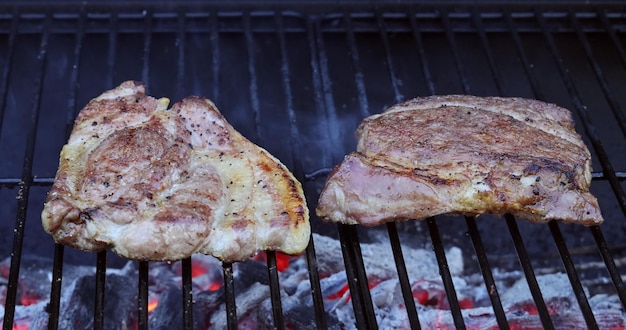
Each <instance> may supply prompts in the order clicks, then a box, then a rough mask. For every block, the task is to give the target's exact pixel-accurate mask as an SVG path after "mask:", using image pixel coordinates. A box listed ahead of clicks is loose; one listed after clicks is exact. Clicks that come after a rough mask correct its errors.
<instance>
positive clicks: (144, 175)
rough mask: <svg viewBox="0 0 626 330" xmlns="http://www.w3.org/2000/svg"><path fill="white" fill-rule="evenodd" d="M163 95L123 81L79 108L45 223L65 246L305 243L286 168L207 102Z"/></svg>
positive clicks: (303, 219) (189, 250)
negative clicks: (148, 93) (158, 96)
mask: <svg viewBox="0 0 626 330" xmlns="http://www.w3.org/2000/svg"><path fill="white" fill-rule="evenodd" d="M168 103H169V100H168V99H164V98H163V99H158V100H157V99H155V98H153V97H150V96H146V95H145V90H144V87H143V85H142V84H140V83H135V82H130V81H129V82H125V83H123V84H122V85H120V86H119V87H117V88H115V89H113V90H110V91H107V92H105V93H104V94H102V95H100V96H99V97H97V98H95V99H93V100H92V101H91V102H89V104H87V106H86V107H85V108H84V109H83V110H82V111H81V112H80V113H79V115H78V117H77V119H76V121H75V124H74V129H73V131H72V134H71V136H70V138H69V141H68V143H67V145H65V146H64V147H63V150H62V151H61V156H60V166H59V170H58V172H57V175H56V178H55V181H54V184H53V186H52V189H51V191H50V193H49V194H48V199H47V201H46V204H45V206H44V209H43V212H42V220H43V226H44V229H45V230H46V231H47V232H48V233H50V234H52V235H53V236H54V239H55V240H56V241H57V242H59V243H62V244H65V245H69V246H72V247H76V248H79V249H82V250H87V251H99V250H103V249H106V248H109V247H112V248H113V251H114V252H116V253H118V254H119V255H121V256H123V257H126V258H131V259H139V260H178V259H181V258H185V257H188V256H190V255H191V254H193V253H203V254H208V255H213V256H215V257H218V258H220V259H221V260H224V261H231V262H232V261H240V260H244V259H247V258H248V257H250V256H252V255H254V254H255V253H257V251H259V250H265V249H269V250H278V251H282V252H285V253H288V254H294V253H299V252H301V251H302V250H304V248H305V247H306V246H307V244H308V240H309V235H310V226H309V214H308V209H307V206H306V203H305V197H304V194H303V192H302V188H301V185H300V183H299V182H298V181H297V180H296V179H295V178H294V177H293V175H292V174H291V173H290V172H289V171H288V170H287V169H286V168H285V166H284V165H282V164H281V163H280V162H279V161H278V160H277V159H276V158H274V157H273V156H271V155H270V154H269V153H268V152H267V151H265V150H263V149H262V148H260V147H258V146H256V145H254V144H253V143H252V142H250V141H248V140H247V139H246V138H244V137H243V136H242V135H241V134H239V133H238V132H237V131H235V129H234V128H233V127H232V126H231V125H230V124H228V123H227V122H226V120H225V119H224V117H223V116H222V115H221V114H220V112H219V111H218V110H217V108H216V107H215V105H213V103H211V102H210V101H209V100H206V99H201V98H198V97H188V98H185V99H184V100H182V101H180V102H178V103H176V104H174V105H173V107H172V109H167V105H168Z"/></svg>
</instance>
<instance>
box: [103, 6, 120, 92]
mask: <svg viewBox="0 0 626 330" xmlns="http://www.w3.org/2000/svg"><path fill="white" fill-rule="evenodd" d="M117 16H118V15H117V12H115V11H113V12H111V22H110V23H109V24H110V29H109V54H108V58H107V72H106V74H107V77H106V80H105V81H107V82H109V84H110V86H111V88H113V87H114V86H115V80H114V77H113V73H114V72H115V53H116V51H117V32H118V17H117Z"/></svg>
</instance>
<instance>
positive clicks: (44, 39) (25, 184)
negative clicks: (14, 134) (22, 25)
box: [3, 15, 50, 329]
mask: <svg viewBox="0 0 626 330" xmlns="http://www.w3.org/2000/svg"><path fill="white" fill-rule="evenodd" d="M49 23H50V16H49V15H46V19H45V21H44V27H47V26H49ZM47 31H48V30H47V29H45V30H44V33H43V34H42V36H41V43H40V47H39V51H38V55H37V64H36V66H37V68H38V72H39V76H38V77H37V78H36V79H35V82H34V85H35V87H34V88H33V90H34V91H35V95H34V97H33V106H32V109H31V116H30V127H29V128H28V138H27V142H26V150H25V151H24V160H23V170H22V180H21V182H20V184H19V192H18V195H17V214H16V217H15V229H14V230H13V246H12V248H11V267H10V270H9V279H8V285H7V293H6V306H5V310H4V321H3V328H5V329H9V328H11V327H12V326H13V320H14V317H15V305H16V303H17V289H18V286H19V272H20V263H21V260H22V245H23V241H24V228H25V225H26V212H27V206H28V198H29V195H30V187H31V184H32V181H33V177H32V168H33V157H34V154H35V141H36V135H37V125H38V121H39V112H40V109H41V104H40V102H41V94H42V91H43V79H44V74H45V71H46V56H47V47H48V38H49V33H48V32H47Z"/></svg>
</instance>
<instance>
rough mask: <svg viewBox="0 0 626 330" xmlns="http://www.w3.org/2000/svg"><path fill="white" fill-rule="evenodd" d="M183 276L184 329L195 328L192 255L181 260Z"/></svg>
mask: <svg viewBox="0 0 626 330" xmlns="http://www.w3.org/2000/svg"><path fill="white" fill-rule="evenodd" d="M181 265H182V277H183V329H185V330H191V329H193V296H192V290H193V284H192V283H191V257H188V258H185V259H183V260H182V262H181Z"/></svg>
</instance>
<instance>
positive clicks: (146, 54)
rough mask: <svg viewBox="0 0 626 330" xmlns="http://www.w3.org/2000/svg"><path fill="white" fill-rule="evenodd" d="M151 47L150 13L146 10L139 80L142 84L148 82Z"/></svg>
mask: <svg viewBox="0 0 626 330" xmlns="http://www.w3.org/2000/svg"><path fill="white" fill-rule="evenodd" d="M151 45H152V11H151V10H146V14H145V19H144V30H143V67H142V68H141V79H142V80H143V82H144V83H146V84H149V82H150V47H151Z"/></svg>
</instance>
